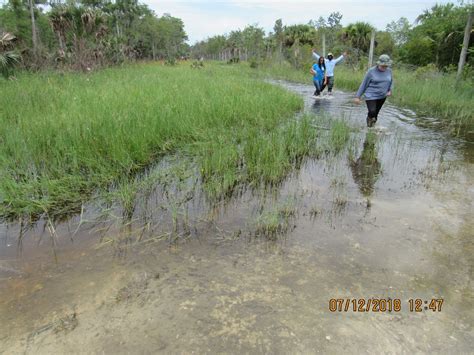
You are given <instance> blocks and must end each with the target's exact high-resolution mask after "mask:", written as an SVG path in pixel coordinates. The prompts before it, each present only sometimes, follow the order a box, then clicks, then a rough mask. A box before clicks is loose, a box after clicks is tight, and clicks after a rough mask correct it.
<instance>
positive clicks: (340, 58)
mask: <svg viewBox="0 0 474 355" xmlns="http://www.w3.org/2000/svg"><path fill="white" fill-rule="evenodd" d="M345 56H347V52H344V53H343V54H341V55H340V56H339V57H338V58H336V59H334V64H337V63H339V62H340V61H342V60H343V59H344V57H345Z"/></svg>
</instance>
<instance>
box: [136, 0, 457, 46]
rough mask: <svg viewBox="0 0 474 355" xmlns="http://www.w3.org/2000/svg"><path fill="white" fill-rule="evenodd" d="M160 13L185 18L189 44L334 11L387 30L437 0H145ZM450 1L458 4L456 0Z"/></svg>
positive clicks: (349, 19) (346, 20)
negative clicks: (250, 25) (248, 27)
mask: <svg viewBox="0 0 474 355" xmlns="http://www.w3.org/2000/svg"><path fill="white" fill-rule="evenodd" d="M142 1H143V2H144V3H146V4H147V5H149V6H150V7H151V8H152V9H153V10H154V11H155V12H156V13H157V14H158V15H159V16H161V15H163V13H169V14H171V15H172V16H174V17H179V18H181V19H182V20H183V22H184V25H185V30H186V33H187V34H188V37H189V43H190V44H193V43H194V42H195V41H198V40H201V39H205V38H207V37H210V36H213V35H216V34H224V33H229V32H230V31H231V30H235V29H238V28H240V29H243V28H244V27H245V26H246V25H248V24H258V25H259V26H261V27H263V28H264V29H265V31H266V32H269V31H271V30H272V28H273V25H274V23H275V20H276V19H278V18H282V19H283V23H284V24H286V25H291V24H297V23H307V22H308V21H309V20H311V19H314V20H316V19H318V18H319V16H323V17H324V18H327V17H328V15H329V14H330V13H331V12H335V11H339V12H340V13H341V14H342V15H343V17H342V24H343V25H346V24H348V23H350V22H354V21H366V22H369V23H371V24H372V25H374V26H375V27H377V28H378V29H385V26H386V25H387V24H388V23H389V22H391V21H392V20H398V19H399V18H400V17H402V16H405V17H406V18H408V20H410V22H413V21H414V20H415V18H416V17H417V16H418V15H419V14H420V13H422V12H423V10H425V9H428V8H431V7H432V6H433V5H435V4H436V3H443V4H444V3H447V2H449V1H444V0H440V1H435V0H377V1H376V0H367V1H360V0H355V1H350V0H325V1H321V0H312V1H309V0H295V1H271V0H228V1H219V0H217V1H212V0H176V1H170V0H164V1H162V0H142ZM451 2H454V3H458V2H457V1H456V0H453V1H451Z"/></svg>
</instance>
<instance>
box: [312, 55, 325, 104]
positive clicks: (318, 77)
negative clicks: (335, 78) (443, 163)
mask: <svg viewBox="0 0 474 355" xmlns="http://www.w3.org/2000/svg"><path fill="white" fill-rule="evenodd" d="M310 73H311V74H313V84H314V87H315V88H316V91H315V92H314V95H313V96H316V97H317V96H320V95H321V92H322V91H323V90H324V88H325V87H326V81H327V77H326V64H325V63H324V58H323V57H320V58H319V60H318V62H317V63H315V64H313V66H312V67H311V69H310Z"/></svg>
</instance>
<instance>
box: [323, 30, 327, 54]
mask: <svg viewBox="0 0 474 355" xmlns="http://www.w3.org/2000/svg"><path fill="white" fill-rule="evenodd" d="M325 56H326V34H325V33H323V57H325Z"/></svg>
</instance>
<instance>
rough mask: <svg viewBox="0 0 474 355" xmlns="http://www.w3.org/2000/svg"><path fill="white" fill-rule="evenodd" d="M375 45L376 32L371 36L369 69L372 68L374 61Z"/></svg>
mask: <svg viewBox="0 0 474 355" xmlns="http://www.w3.org/2000/svg"><path fill="white" fill-rule="evenodd" d="M374 45H375V31H372V34H371V35H370V49H369V69H370V68H371V67H372V61H373V59H374Z"/></svg>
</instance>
